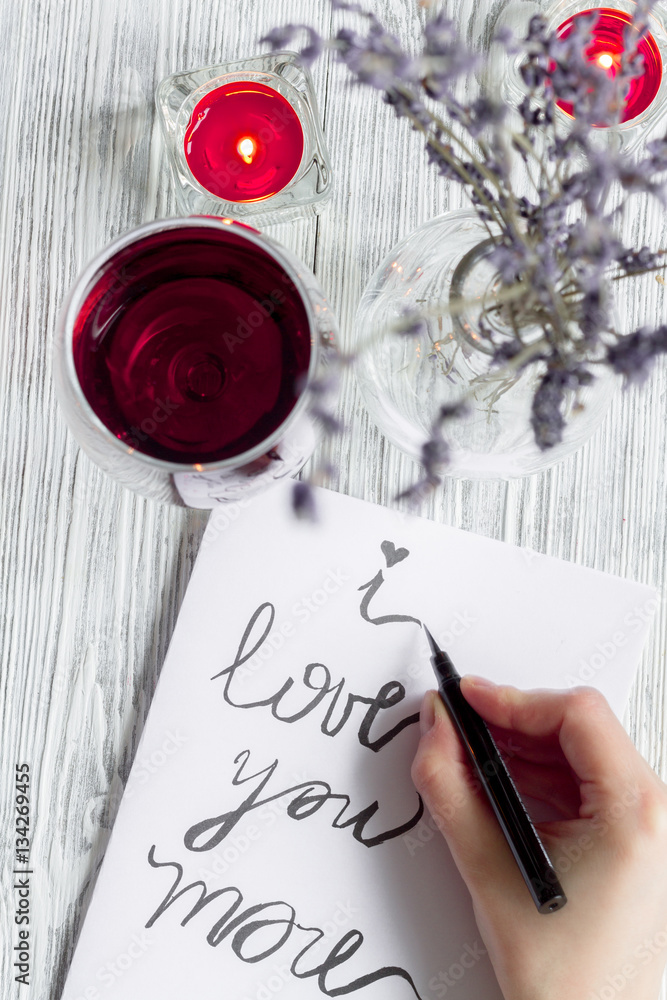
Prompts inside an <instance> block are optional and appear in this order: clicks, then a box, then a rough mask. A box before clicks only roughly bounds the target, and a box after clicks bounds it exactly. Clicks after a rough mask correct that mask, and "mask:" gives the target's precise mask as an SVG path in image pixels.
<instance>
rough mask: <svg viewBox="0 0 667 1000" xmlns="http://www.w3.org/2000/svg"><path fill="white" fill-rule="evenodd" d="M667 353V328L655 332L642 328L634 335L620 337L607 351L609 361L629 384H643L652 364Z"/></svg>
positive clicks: (660, 327)
mask: <svg viewBox="0 0 667 1000" xmlns="http://www.w3.org/2000/svg"><path fill="white" fill-rule="evenodd" d="M666 352H667V326H659V327H657V328H656V329H655V330H650V329H649V328H648V327H642V328H640V329H639V330H635V332H634V333H629V334H626V335H625V336H623V337H619V338H618V340H617V341H616V343H615V344H614V345H613V346H611V347H609V348H608V349H607V360H608V361H609V364H610V365H611V367H612V368H613V369H614V371H615V372H616V373H617V374H618V375H624V376H625V378H626V379H627V381H628V382H643V381H644V380H645V378H646V376H647V374H648V371H649V368H650V366H651V363H652V362H653V361H654V360H655V358H656V357H657V356H658V355H659V354H665V353H666Z"/></svg>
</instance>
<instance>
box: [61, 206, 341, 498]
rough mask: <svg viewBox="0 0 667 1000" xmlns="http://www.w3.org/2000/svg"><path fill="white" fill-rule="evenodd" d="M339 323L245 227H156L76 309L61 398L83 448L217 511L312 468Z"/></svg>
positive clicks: (111, 253)
mask: <svg viewBox="0 0 667 1000" xmlns="http://www.w3.org/2000/svg"><path fill="white" fill-rule="evenodd" d="M335 329H336V324H335V320H334V317H333V315H332V313H331V310H330V309H329V307H328V304H327V302H326V299H325V297H324V293H323V292H322V290H321V288H320V287H319V285H318V283H317V281H316V279H315V277H314V275H313V274H311V272H310V271H309V270H308V269H307V268H306V267H305V265H303V264H302V263H301V261H299V260H298V258H296V257H295V256H294V255H293V254H292V253H290V252H289V251H288V250H286V249H285V248H284V247H282V246H280V245H279V244H278V243H276V242H275V241H274V240H272V239H270V238H269V237H267V236H265V235H263V234H261V233H259V232H257V230H254V229H251V228H250V227H249V226H246V225H244V224H243V223H238V222H235V221H233V220H231V219H217V218H203V217H201V218H197V217H193V218H185V219H169V220H165V221H157V222H150V223H146V224H145V225H143V226H140V227H139V228H138V229H135V230H133V231H132V232H129V233H126V234H125V235H123V236H121V237H119V238H118V239H116V240H114V241H113V242H112V243H111V244H110V245H109V246H108V247H107V248H106V249H104V250H103V251H102V252H101V253H100V254H98V256H97V257H95V259H94V260H92V261H91V262H90V264H88V266H87V267H86V268H85V270H84V271H83V273H82V274H81V276H80V277H79V279H78V281H77V282H76V284H75V285H74V287H73V289H72V290H71V292H70V294H69V297H68V299H67V301H66V302H65V305H64V306H63V308H62V311H61V314H60V318H59V323H58V328H57V331H56V336H55V341H54V352H53V373H54V380H55V385H56V391H57V394H58V397H59V401H60V404H61V406H62V409H63V411H64V414H65V417H66V419H67V422H68V424H69V426H70V429H71V430H72V432H73V434H74V436H75V437H76V438H77V440H78V442H79V444H80V445H81V447H82V448H83V450H84V451H85V452H86V453H87V454H88V455H89V456H90V458H91V459H92V460H93V462H95V464H96V465H98V466H99V467H100V468H101V469H102V470H103V471H105V472H106V473H108V474H109V475H110V476H111V477H113V478H114V479H116V480H118V481H119V482H120V483H122V484H123V485H124V486H127V487H129V488H130V489H133V490H136V491H137V492H139V493H141V494H143V495H144V496H146V497H149V498H151V499H154V500H159V501H163V502H170V503H174V504H178V505H181V506H191V507H202V508H211V507H214V506H216V505H217V504H219V503H224V502H226V501H239V500H242V499H244V498H246V497H248V496H251V495H252V494H254V493H257V492H259V491H260V490H263V489H265V488H266V487H268V486H270V485H272V484H273V483H275V482H277V481H278V480H280V479H284V478H286V477H288V476H291V475H294V474H295V473H296V472H298V470H299V469H300V468H301V467H302V466H303V465H304V463H305V462H306V461H307V459H308V458H309V457H310V455H311V454H312V451H313V449H314V447H315V443H316V440H317V421H316V420H315V419H314V418H313V416H312V413H311V410H312V408H311V406H310V403H311V402H312V400H311V395H312V393H313V392H317V393H318V397H317V401H318V403H320V404H321V402H322V401H321V398H320V397H321V392H322V388H321V387H322V379H321V376H322V374H323V368H324V367H325V366H326V365H327V363H328V360H329V358H330V356H331V351H332V350H333V338H334V334H335Z"/></svg>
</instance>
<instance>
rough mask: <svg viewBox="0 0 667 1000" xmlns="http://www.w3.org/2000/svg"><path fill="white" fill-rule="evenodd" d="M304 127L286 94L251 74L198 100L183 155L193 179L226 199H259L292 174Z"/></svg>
mask: <svg viewBox="0 0 667 1000" xmlns="http://www.w3.org/2000/svg"><path fill="white" fill-rule="evenodd" d="M303 144H304V143H303V128H302V127H301V122H300V121H299V117H298V115H297V113H296V111H295V110H294V108H293V107H292V105H291V104H290V103H289V101H288V100H286V98H284V97H283V95H282V94H280V93H278V91H277V90H274V89H273V88H272V87H267V86H265V85H264V84H262V83H255V82H254V81H252V80H238V81H236V82H234V83H225V84H223V85H222V86H221V87H216V89H215V90H211V91H210V92H209V93H208V94H206V96H205V97H202V99H201V100H200V101H199V103H198V104H197V105H196V107H195V109H194V111H193V112H192V116H191V118H190V121H189V123H188V127H187V130H186V133H185V158H186V160H187V164H188V167H189V168H190V170H191V171H192V174H193V175H194V177H195V178H196V180H197V181H199V183H200V184H201V185H202V187H205V188H206V190H207V191H210V192H211V193H212V194H214V195H216V196H217V197H218V198H223V199H224V200H225V201H262V200H263V199H264V198H270V197H271V195H274V194H276V193H277V192H278V191H281V190H282V189H283V188H284V187H285V186H286V185H287V184H289V182H290V181H291V180H292V178H293V177H294V175H295V174H296V172H297V170H298V169H299V165H300V163H301V157H302V155H303Z"/></svg>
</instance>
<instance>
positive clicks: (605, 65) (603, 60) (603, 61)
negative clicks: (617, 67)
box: [598, 52, 614, 69]
mask: <svg viewBox="0 0 667 1000" xmlns="http://www.w3.org/2000/svg"><path fill="white" fill-rule="evenodd" d="M613 65H614V58H613V56H610V55H609V53H608V52H603V53H602V55H599V56H598V66H602V69H611V67H612V66H613Z"/></svg>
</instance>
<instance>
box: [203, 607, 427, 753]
mask: <svg viewBox="0 0 667 1000" xmlns="http://www.w3.org/2000/svg"><path fill="white" fill-rule="evenodd" d="M275 617H276V609H275V607H274V606H273V604H271V603H270V602H269V601H266V602H265V603H264V604H260V606H259V607H258V608H257V610H256V611H255V612H254V613H253V615H252V616H251V618H250V621H249V622H248V624H247V626H246V629H245V632H244V633H243V637H242V638H241V642H240V644H239V648H238V651H237V653H236V656H235V658H234V662H233V663H232V664H230V666H228V667H225V669H224V670H221V671H220V672H219V673H217V674H215V675H214V676H213V677H212V678H211V680H217V678H219V677H224V678H225V686H224V690H223V697H224V699H225V701H226V702H227V704H228V705H230V706H231V707H232V708H241V709H253V708H269V707H270V709H271V715H272V716H273V718H274V719H277V720H278V722H286V723H294V722H298V721H299V720H300V719H303V718H305V717H306V716H307V715H309V714H310V713H311V712H314V711H315V710H316V709H317V708H318V707H319V706H320V705H326V708H325V711H324V717H323V719H322V722H321V725H320V730H321V732H322V733H324V735H325V736H337V735H338V733H339V732H340V731H341V729H342V728H343V726H345V724H346V723H347V722H348V720H349V719H350V716H351V715H352V712H353V710H354V708H355V705H366V706H368V708H367V710H366V712H365V714H364V716H363V718H362V720H361V723H360V724H359V730H358V738H359V742H360V743H361V745H362V746H363V747H366V748H367V749H368V750H373V752H374V753H377V752H378V751H379V750H381V749H382V748H383V747H384V746H386V745H387V744H388V743H390V742H391V740H393V739H394V738H395V737H396V736H398V734H399V733H400V732H402V731H403V730H404V729H406V728H407V727H408V726H413V725H415V723H417V722H419V715H418V714H416V713H415V714H414V715H409V716H406V717H405V718H403V719H401V720H400V722H398V723H396V725H394V726H392V727H391V729H389V730H387V732H385V733H382V734H381V735H379V736H374V735H372V734H371V729H372V728H373V726H374V724H375V721H376V719H377V717H378V716H379V715H380V713H381V712H383V711H386V710H387V709H390V708H393V707H394V706H395V705H398V704H399V703H400V702H401V701H403V699H404V698H405V688H404V687H403V685H402V684H401V683H400V682H399V681H388V682H387V683H386V684H383V685H382V687H381V688H380V690H379V691H378V693H377V694H376V695H374V696H373V697H367V696H364V695H359V694H353V693H349V694H347V698H346V699H345V701H344V703H343V704H342V707H340V708H339V705H338V703H339V701H341V700H342V699H341V696H342V694H343V690H344V688H345V678H343V679H342V680H340V681H338V683H337V684H334V683H333V682H332V677H331V672H330V671H329V669H328V667H326V666H325V665H324V664H323V663H309V664H307V665H306V667H305V669H304V673H303V678H302V684H303V688H304V690H305V693H306V697H307V700H306V701H305V704H301V705H300V706H299V707H298V708H297V710H296V711H291V712H289V711H284V710H283V708H282V704H281V703H282V702H283V701H284V700H287V695H288V693H290V692H292V695H291V700H292V701H294V700H295V699H294V695H293V689H294V683H295V682H294V678H293V677H288V678H287V680H286V681H285V682H284V683H283V684H282V686H281V687H280V689H279V690H278V691H276V692H274V693H273V694H271V695H269V696H268V697H266V698H262V699H260V700H259V701H251V702H245V703H244V702H241V701H239V696H238V695H237V694H236V692H235V691H233V690H232V684H233V681H234V676H235V674H236V673H237V671H239V670H240V668H242V666H243V664H244V663H246V662H247V661H248V660H250V659H252V657H253V656H255V654H256V653H257V651H258V650H259V649H261V648H262V646H263V645H264V643H265V642H266V641H267V639H268V638H269V636H270V635H271V631H272V629H273V623H274V621H275ZM262 622H263V624H262ZM312 691H314V692H315V694H314V695H313V696H312V697H310V696H308V692H312ZM297 698H298V696H297ZM337 713H338V715H337V717H336V714H337Z"/></svg>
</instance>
